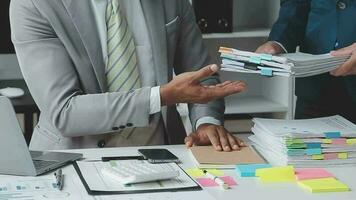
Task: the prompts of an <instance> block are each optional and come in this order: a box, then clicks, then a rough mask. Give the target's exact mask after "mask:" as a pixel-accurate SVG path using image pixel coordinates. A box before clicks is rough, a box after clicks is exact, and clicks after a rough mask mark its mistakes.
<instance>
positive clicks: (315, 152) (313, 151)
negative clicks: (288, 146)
mask: <svg viewBox="0 0 356 200" xmlns="http://www.w3.org/2000/svg"><path fill="white" fill-rule="evenodd" d="M305 152H306V153H307V155H308V156H312V155H321V154H322V151H321V149H320V148H317V149H306V150H305Z"/></svg>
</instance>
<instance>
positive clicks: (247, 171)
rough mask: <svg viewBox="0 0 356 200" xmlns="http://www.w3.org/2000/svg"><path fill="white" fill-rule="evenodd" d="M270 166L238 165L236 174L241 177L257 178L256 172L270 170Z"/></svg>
mask: <svg viewBox="0 0 356 200" xmlns="http://www.w3.org/2000/svg"><path fill="white" fill-rule="evenodd" d="M270 167H272V165H270V164H246V165H236V172H237V173H238V174H239V176H240V177H255V176H256V170H257V169H262V168H270Z"/></svg>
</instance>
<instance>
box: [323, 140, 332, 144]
mask: <svg viewBox="0 0 356 200" xmlns="http://www.w3.org/2000/svg"><path fill="white" fill-rule="evenodd" d="M322 143H324V144H331V143H333V141H332V139H322Z"/></svg>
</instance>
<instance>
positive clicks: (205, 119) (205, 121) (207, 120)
mask: <svg viewBox="0 0 356 200" xmlns="http://www.w3.org/2000/svg"><path fill="white" fill-rule="evenodd" d="M202 124H214V125H219V126H221V125H222V123H221V121H220V120H217V119H215V118H214V117H202V118H200V119H198V121H197V123H196V125H195V129H198V128H199V126H200V125H202Z"/></svg>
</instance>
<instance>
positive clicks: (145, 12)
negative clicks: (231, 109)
mask: <svg viewBox="0 0 356 200" xmlns="http://www.w3.org/2000/svg"><path fill="white" fill-rule="evenodd" d="M10 18H11V28H12V40H13V43H14V45H15V48H16V53H17V56H18V60H19V63H20V66H21V70H22V73H23V76H24V78H25V80H26V82H27V84H28V87H29V89H30V91H31V94H32V96H33V98H34V99H35V101H36V103H37V105H38V107H39V108H40V110H41V116H40V120H39V123H38V125H37V126H36V128H35V131H34V135H33V138H32V140H31V145H30V148H31V149H34V150H48V149H69V148H93V147H113V146H131V145H154V144H163V143H169V144H176V143H183V142H184V137H185V136H186V134H185V131H184V129H183V126H182V123H181V120H180V118H179V115H178V113H177V111H176V107H175V105H176V104H177V103H183V102H184V103H189V110H190V120H191V122H192V125H193V128H194V130H195V132H194V133H192V134H191V135H190V136H189V137H187V138H185V142H186V144H187V145H188V146H191V145H205V144H209V143H212V144H213V145H214V147H215V148H216V149H217V150H224V151H230V150H232V149H239V146H242V145H243V143H242V141H240V140H239V139H237V138H235V137H233V136H232V135H231V134H230V133H228V132H227V131H226V130H225V128H224V127H223V113H224V102H223V100H222V99H221V98H223V97H224V96H227V95H230V94H233V93H237V92H240V91H242V90H244V88H245V84H244V83H242V82H239V81H236V82H232V81H229V82H225V83H221V84H220V83H219V80H218V77H217V75H216V72H217V71H218V68H217V66H216V65H210V66H207V67H204V68H202V66H205V65H208V64H209V59H208V53H207V51H206V49H205V48H204V46H203V44H202V39H201V34H200V32H199V30H198V28H197V26H196V24H195V19H194V15H193V12H192V9H191V6H190V4H189V2H188V1H187V0H12V1H11V6H10ZM173 71H174V72H175V74H177V76H176V77H175V78H173ZM208 102H209V103H208Z"/></svg>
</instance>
